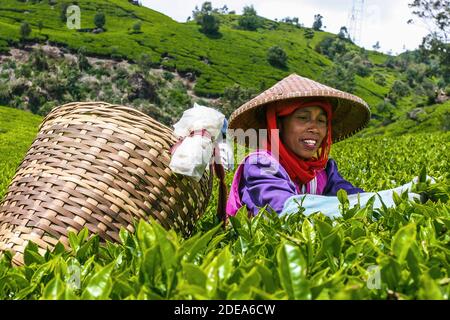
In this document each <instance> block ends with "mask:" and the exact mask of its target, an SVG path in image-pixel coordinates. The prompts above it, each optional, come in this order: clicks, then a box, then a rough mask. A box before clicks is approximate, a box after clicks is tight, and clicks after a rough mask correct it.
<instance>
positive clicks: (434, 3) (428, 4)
mask: <svg viewBox="0 0 450 320" xmlns="http://www.w3.org/2000/svg"><path fill="white" fill-rule="evenodd" d="M408 6H409V7H410V8H413V9H414V11H413V14H415V15H416V16H418V17H419V18H420V19H422V20H424V21H425V22H426V23H427V25H430V24H429V22H431V23H432V24H431V26H432V27H430V28H429V32H430V33H429V34H428V35H427V36H426V37H425V38H423V40H422V45H421V48H422V49H424V50H426V51H428V52H429V54H431V55H435V56H437V57H438V59H439V63H440V64H441V66H442V68H441V70H440V72H441V74H442V77H443V79H444V81H445V82H446V83H450V9H449V8H450V0H414V1H412V3H410V4H409V5H408ZM411 22H413V21H412V20H410V21H408V23H411Z"/></svg>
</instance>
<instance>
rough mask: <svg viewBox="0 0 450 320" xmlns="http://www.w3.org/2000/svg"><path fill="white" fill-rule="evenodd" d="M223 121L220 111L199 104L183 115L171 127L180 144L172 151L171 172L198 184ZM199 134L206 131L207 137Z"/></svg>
mask: <svg viewBox="0 0 450 320" xmlns="http://www.w3.org/2000/svg"><path fill="white" fill-rule="evenodd" d="M224 119H225V116H224V115H223V114H222V113H220V112H219V111H217V110H215V109H212V108H208V107H205V106H201V105H198V104H194V107H193V108H191V109H188V110H186V111H184V112H183V116H182V117H181V119H180V120H179V121H178V122H177V123H175V125H174V133H175V135H176V136H177V137H178V138H179V139H182V141H181V143H180V144H178V145H177V146H176V147H175V149H174V151H173V154H172V159H171V161H170V164H169V167H170V169H171V170H172V171H173V172H176V173H179V174H183V175H186V176H189V177H192V178H194V179H195V180H196V181H200V179H201V177H202V176H203V173H204V172H205V169H206V168H207V166H208V164H209V163H210V162H211V157H212V155H213V150H214V143H215V142H216V141H217V138H218V137H219V135H220V134H221V129H222V126H223V121H224ZM201 130H206V131H207V134H206V135H202V134H200V133H199V132H201Z"/></svg>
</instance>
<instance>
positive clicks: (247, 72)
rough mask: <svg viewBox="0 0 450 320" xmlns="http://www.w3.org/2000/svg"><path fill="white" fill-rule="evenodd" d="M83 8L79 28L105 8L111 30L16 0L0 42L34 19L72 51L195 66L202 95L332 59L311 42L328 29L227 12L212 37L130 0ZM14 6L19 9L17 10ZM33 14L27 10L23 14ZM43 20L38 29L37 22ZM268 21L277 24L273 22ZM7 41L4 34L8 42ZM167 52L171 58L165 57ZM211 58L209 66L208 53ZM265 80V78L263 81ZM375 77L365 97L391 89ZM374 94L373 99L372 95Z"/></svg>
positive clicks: (5, 11)
mask: <svg viewBox="0 0 450 320" xmlns="http://www.w3.org/2000/svg"><path fill="white" fill-rule="evenodd" d="M78 3H79V6H80V8H81V27H82V28H93V27H94V25H93V16H94V14H95V12H96V10H97V9H102V10H103V11H104V12H105V13H106V16H107V19H106V20H107V23H106V29H107V30H108V31H107V32H105V33H102V34H97V35H95V34H92V33H82V32H76V31H74V30H68V29H67V28H66V27H65V25H64V24H63V23H62V22H61V21H60V19H59V15H60V5H57V6H56V7H55V8H54V9H51V8H50V6H49V5H48V4H47V3H46V2H42V3H40V4H35V5H32V4H23V3H20V2H16V1H11V2H7V3H2V4H0V23H1V24H2V26H4V28H0V46H1V43H2V41H3V43H4V40H5V39H7V40H14V41H18V36H19V26H20V23H21V22H22V21H27V22H29V23H30V24H31V25H32V28H33V30H34V31H33V33H32V35H31V37H33V38H40V39H45V38H46V37H48V39H49V40H50V41H52V42H54V43H58V44H61V45H66V46H68V47H69V48H72V49H78V48H79V47H82V46H84V47H86V49H87V51H88V52H89V53H94V54H99V55H105V56H109V55H110V54H111V53H113V52H115V53H117V54H120V55H122V56H124V57H127V58H129V59H136V58H137V57H138V56H139V55H140V54H141V53H143V52H146V53H149V54H150V55H151V57H152V60H153V61H154V62H158V63H159V62H162V63H163V65H165V66H166V67H173V68H176V69H177V70H178V71H182V72H183V71H189V70H193V71H195V72H196V73H197V74H199V75H200V76H199V78H198V83H197V85H196V92H197V93H199V94H202V95H216V94H220V93H222V92H223V89H224V88H225V87H227V86H230V85H232V84H234V83H239V84H241V85H243V86H245V87H254V88H257V89H259V88H260V87H261V86H265V87H268V86H270V85H272V84H273V83H275V82H276V81H278V80H279V79H281V78H282V77H284V76H286V75H287V74H289V73H292V72H297V73H299V74H301V75H303V76H306V77H310V78H313V79H317V78H318V77H319V76H320V75H321V73H322V71H323V69H324V67H325V66H328V65H330V64H331V61H329V60H328V59H327V58H326V57H324V56H322V55H320V54H318V53H317V52H315V51H314V50H312V49H311V48H314V46H315V44H316V43H317V42H319V41H320V40H321V39H322V38H323V37H325V36H328V35H330V34H328V33H325V32H316V33H315V37H314V39H313V40H312V41H311V43H310V47H308V46H307V41H306V39H305V38H304V36H303V29H299V28H295V27H293V26H289V25H286V24H279V28H278V29H277V30H268V29H260V30H258V31H257V32H250V31H243V30H236V29H234V28H233V25H235V24H236V16H225V17H224V18H223V20H224V23H223V24H222V27H221V36H220V37H219V38H216V39H214V38H209V37H207V36H205V35H204V34H202V33H200V32H199V31H198V26H197V25H196V24H195V23H194V22H191V23H177V22H175V21H174V20H172V19H170V18H169V17H166V16H164V15H162V14H160V13H158V12H155V11H153V10H150V9H148V8H145V7H137V6H133V5H130V4H129V3H128V2H127V1H125V0H113V1H105V0H98V1H95V2H93V1H86V0H81V1H78ZM12 9H14V11H11V10H12ZM25 12H28V13H25ZM138 20H140V21H141V22H142V33H140V34H130V32H129V29H131V27H132V26H133V24H134V23H135V22H136V21H138ZM39 21H42V22H43V24H44V28H43V30H42V32H41V33H40V32H39V31H38V29H37V24H38V22H39ZM265 23H266V24H273V22H270V21H268V20H266V21H265ZM2 39H3V40H2ZM274 44H277V45H279V46H281V47H282V48H283V49H284V50H285V51H286V52H287V54H288V56H289V65H288V68H287V69H286V70H281V69H277V68H274V67H272V66H270V65H269V64H268V62H267V60H266V53H267V49H268V48H270V47H271V46H273V45H274ZM164 53H168V54H169V55H170V56H171V57H173V59H170V60H168V61H161V59H162V58H161V56H162V55H163V54H164ZM370 56H371V59H373V62H374V63H380V62H382V61H383V59H384V58H385V56H383V55H380V54H371V55H370ZM203 57H206V58H207V59H208V60H209V61H210V63H209V64H206V63H204V62H203V61H202V58H203ZM261 82H263V83H261ZM371 83H372V82H371V81H370V80H369V79H358V85H359V86H360V88H359V89H358V92H357V93H361V95H362V96H363V98H366V99H367V100H368V101H369V102H375V100H377V99H378V97H380V96H383V94H384V93H385V92H384V91H385V90H382V89H380V88H378V87H373V86H371V85H370V84H371ZM371 92H372V93H373V92H374V93H375V94H374V97H375V98H372V97H371V95H372V93H371Z"/></svg>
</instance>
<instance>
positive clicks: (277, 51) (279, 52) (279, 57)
mask: <svg viewBox="0 0 450 320" xmlns="http://www.w3.org/2000/svg"><path fill="white" fill-rule="evenodd" d="M267 60H268V61H269V63H270V64H271V65H272V66H274V67H278V68H286V66H287V60H288V56H287V54H286V52H284V50H283V49H282V48H280V47H279V46H273V47H270V48H269V50H268V51H267Z"/></svg>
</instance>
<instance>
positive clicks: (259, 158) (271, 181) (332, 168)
mask: <svg viewBox="0 0 450 320" xmlns="http://www.w3.org/2000/svg"><path fill="white" fill-rule="evenodd" d="M339 189H344V190H345V191H347V193H348V194H354V193H358V192H359V193H362V192H364V191H363V190H362V189H360V188H356V187H354V186H353V185H352V184H351V183H350V182H348V181H346V180H345V179H344V178H342V176H341V175H340V174H339V172H338V168H337V164H336V162H335V161H334V160H333V159H329V160H328V163H327V166H326V168H325V169H324V170H322V171H320V172H317V173H316V177H315V178H314V179H313V180H312V181H310V182H309V183H308V184H307V185H305V186H301V187H300V186H298V185H296V184H295V183H294V182H293V181H292V180H291V179H290V177H289V175H288V173H287V172H286V170H285V169H284V168H283V167H282V166H281V164H280V163H279V162H278V161H277V160H276V159H275V158H274V157H272V156H271V155H270V153H268V152H267V151H256V152H253V153H251V154H249V155H248V156H247V157H246V158H245V159H244V161H243V163H241V164H240V165H239V167H238V168H237V170H236V173H235V175H234V179H233V183H232V185H231V190H230V195H229V197H228V202H227V208H226V211H227V215H231V216H234V215H235V214H236V212H237V210H239V208H240V207H242V206H243V205H246V206H247V209H248V211H249V212H251V213H253V214H254V215H255V214H257V213H258V212H259V208H261V207H264V206H265V205H267V204H268V205H269V206H270V207H271V208H272V209H273V210H275V211H276V212H278V213H280V212H281V211H282V209H283V206H284V203H285V201H286V200H287V199H288V198H289V197H291V196H293V195H298V194H304V193H308V194H319V195H327V196H336V194H337V192H338V190H339Z"/></svg>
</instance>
